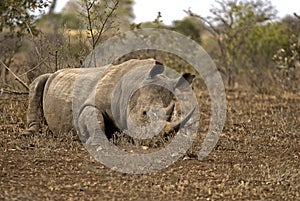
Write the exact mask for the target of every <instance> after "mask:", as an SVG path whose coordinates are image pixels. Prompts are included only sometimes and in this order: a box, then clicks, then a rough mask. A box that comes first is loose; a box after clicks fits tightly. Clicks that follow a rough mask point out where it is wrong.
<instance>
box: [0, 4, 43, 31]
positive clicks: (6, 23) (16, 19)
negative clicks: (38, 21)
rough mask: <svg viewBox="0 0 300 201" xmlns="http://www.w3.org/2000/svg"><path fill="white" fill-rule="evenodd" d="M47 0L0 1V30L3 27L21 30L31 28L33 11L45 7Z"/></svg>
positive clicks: (10, 29)
mask: <svg viewBox="0 0 300 201" xmlns="http://www.w3.org/2000/svg"><path fill="white" fill-rule="evenodd" d="M47 5H48V1H47V0H5V1H1V2H0V16H1V21H0V32H2V31H3V30H4V29H8V30H9V31H11V32H12V31H15V30H16V29H18V30H17V31H19V32H21V31H22V30H25V29H27V28H28V26H30V27H31V28H33V27H34V26H33V19H34V15H33V13H34V11H36V10H39V9H43V8H45V7H47Z"/></svg>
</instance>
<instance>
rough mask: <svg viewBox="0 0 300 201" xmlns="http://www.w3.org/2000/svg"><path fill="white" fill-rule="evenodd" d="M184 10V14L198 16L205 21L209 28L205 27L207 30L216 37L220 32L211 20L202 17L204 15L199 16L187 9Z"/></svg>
mask: <svg viewBox="0 0 300 201" xmlns="http://www.w3.org/2000/svg"><path fill="white" fill-rule="evenodd" d="M184 12H185V13H186V14H188V15H189V16H191V17H197V18H199V19H200V20H202V21H203V22H205V23H207V24H208V26H209V28H210V29H207V30H208V31H209V32H210V33H211V34H213V35H214V36H215V37H216V38H217V37H218V36H219V35H220V34H221V33H220V31H219V30H217V29H216V28H215V26H214V25H213V24H212V22H210V21H208V20H207V19H206V18H204V17H202V16H200V15H198V14H196V13H194V12H192V11H191V10H187V11H186V10H184Z"/></svg>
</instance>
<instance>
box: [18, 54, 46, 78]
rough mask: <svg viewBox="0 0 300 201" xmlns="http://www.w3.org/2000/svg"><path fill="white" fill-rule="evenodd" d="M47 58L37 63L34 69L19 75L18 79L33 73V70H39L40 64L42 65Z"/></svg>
mask: <svg viewBox="0 0 300 201" xmlns="http://www.w3.org/2000/svg"><path fill="white" fill-rule="evenodd" d="M47 59H48V58H46V59H44V60H43V61H41V62H40V63H38V65H36V66H35V67H33V68H31V69H29V70H28V71H26V72H25V73H23V74H21V75H20V76H19V77H23V76H24V75H26V74H27V73H29V72H31V71H34V70H35V69H37V68H39V67H40V66H41V65H42V64H44V62H45V61H46V60H47Z"/></svg>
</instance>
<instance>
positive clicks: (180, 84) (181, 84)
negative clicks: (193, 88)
mask: <svg viewBox="0 0 300 201" xmlns="http://www.w3.org/2000/svg"><path fill="white" fill-rule="evenodd" d="M194 78H195V75H192V74H190V73H184V74H183V75H182V76H181V77H180V78H179V79H178V80H177V83H176V85H175V88H179V89H184V88H186V87H188V86H189V85H190V84H192V82H193V80H194Z"/></svg>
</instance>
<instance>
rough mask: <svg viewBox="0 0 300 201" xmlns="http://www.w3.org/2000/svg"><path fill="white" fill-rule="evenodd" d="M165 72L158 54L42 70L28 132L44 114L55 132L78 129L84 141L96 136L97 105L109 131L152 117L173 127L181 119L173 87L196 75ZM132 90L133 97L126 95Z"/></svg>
mask: <svg viewBox="0 0 300 201" xmlns="http://www.w3.org/2000/svg"><path fill="white" fill-rule="evenodd" d="M163 72H164V67H163V66H161V65H160V64H159V63H158V62H156V61H155V60H154V59H145V60H129V61H126V62H124V63H122V64H119V65H107V66H103V67H97V68H76V69H62V70H59V71H57V72H55V73H53V74H45V75H42V76H40V77H38V78H37V79H36V80H35V81H34V82H33V83H32V84H31V85H30V93H29V106H28V112H27V126H28V129H27V130H26V131H24V133H35V132H38V131H39V129H40V126H41V125H40V122H41V119H42V118H44V119H45V120H46V123H47V124H48V126H49V129H50V130H51V131H52V132H54V133H60V132H69V131H71V130H72V129H75V130H76V131H78V134H79V137H80V139H81V140H82V141H83V142H88V141H90V142H92V141H93V140H94V139H93V138H94V137H95V136H92V133H94V132H93V131H92V129H95V125H89V124H90V122H93V121H92V120H91V118H94V117H93V116H92V115H91V114H92V113H91V111H92V110H94V111H95V110H96V114H97V120H98V121H97V122H98V123H99V125H100V128H101V130H102V131H104V132H105V134H106V136H107V137H109V135H111V134H112V133H113V132H114V131H117V130H122V131H127V130H128V129H129V127H130V128H133V129H136V128H137V127H138V128H144V127H147V125H149V124H151V122H161V123H156V127H157V128H158V129H166V131H165V132H170V131H172V127H174V126H177V125H178V122H172V119H174V118H172V115H173V114H174V107H175V103H174V101H173V100H174V95H173V93H172V91H173V90H176V88H178V89H180V88H181V87H182V86H184V85H186V84H187V83H188V84H190V83H191V82H192V80H193V76H192V75H190V74H185V75H184V78H185V79H184V81H183V79H182V78H183V77H181V78H177V79H170V78H168V77H166V76H165V75H164V73H163ZM128 74H129V75H130V76H127V77H126V75H128ZM134 76H136V77H134ZM137 80H138V81H137ZM185 80H187V81H188V82H187V81H185ZM136 83H137V84H136ZM133 88H135V89H133ZM128 94H129V95H130V96H129V97H128V98H129V101H128V100H127V99H126V98H124V97H126V96H128ZM128 117H129V120H128ZM157 125H159V126H157ZM154 129H155V128H154ZM129 130H130V129H129ZM136 131H137V132H143V131H144V130H143V129H141V130H136Z"/></svg>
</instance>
